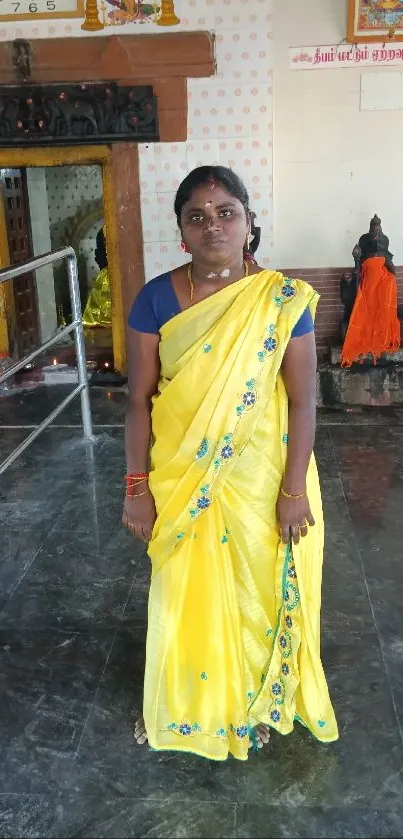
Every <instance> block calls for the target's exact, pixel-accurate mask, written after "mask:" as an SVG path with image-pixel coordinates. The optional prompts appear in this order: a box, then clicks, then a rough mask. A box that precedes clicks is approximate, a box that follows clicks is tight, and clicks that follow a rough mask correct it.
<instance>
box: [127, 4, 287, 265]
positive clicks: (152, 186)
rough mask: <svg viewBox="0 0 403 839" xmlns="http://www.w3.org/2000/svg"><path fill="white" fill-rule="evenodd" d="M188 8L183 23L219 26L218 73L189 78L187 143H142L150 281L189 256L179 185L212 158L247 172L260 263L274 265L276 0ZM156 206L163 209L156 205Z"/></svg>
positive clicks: (217, 43)
mask: <svg viewBox="0 0 403 839" xmlns="http://www.w3.org/2000/svg"><path fill="white" fill-rule="evenodd" d="M186 15H187V21H186V24H185V28H212V29H213V30H214V31H216V36H217V37H216V51H217V75H216V76H215V77H214V78H211V79H191V80H189V83H188V91H189V93H188V98H189V116H188V142H187V143H176V144H172V145H171V144H169V143H160V144H157V145H155V146H153V145H147V146H141V148H140V171H141V190H142V196H143V198H142V200H143V202H146V203H143V208H142V213H143V227H144V240H145V251H144V257H145V270H146V279H147V280H149V279H151V277H153V276H155V275H156V274H158V272H160V271H166V270H169V269H170V268H173V267H174V266H175V265H178V264H180V262H181V261H184V255H183V253H182V252H181V250H180V236H179V231H178V229H177V226H176V219H175V217H174V213H173V201H174V197H175V190H176V189H177V187H178V185H179V183H180V181H181V180H182V178H183V177H184V176H185V175H186V174H187V172H190V171H191V170H192V169H194V168H195V167H196V166H200V165H203V164H206V163H220V164H221V165H223V166H230V167H231V168H233V169H234V170H235V171H236V172H238V174H239V175H240V176H241V177H242V178H243V180H244V181H245V183H246V186H247V188H248V191H249V194H250V204H251V207H252V208H253V209H254V211H255V212H256V214H257V222H258V224H259V225H260V227H261V228H262V239H261V245H260V248H259V251H258V257H259V262H260V263H261V264H262V265H263V266H269V265H270V264H271V259H272V251H273V212H272V186H273V175H272V139H273V125H272V119H273V108H272V66H273V61H272V37H271V36H272V10H271V0H262V2H260V0H189V2H188V5H187V9H186ZM183 23H184V21H183V20H182V25H183ZM156 205H157V206H158V214H157V212H156V210H155V209H153V210H152V211H151V209H150V208H151V207H154V208H155V206H156ZM150 214H151V215H150ZM157 215H158V221H157Z"/></svg>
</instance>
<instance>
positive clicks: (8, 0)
mask: <svg viewBox="0 0 403 839" xmlns="http://www.w3.org/2000/svg"><path fill="white" fill-rule="evenodd" d="M69 17H79V18H83V17H84V0H1V2H0V21H3V20H8V21H11V20H31V21H34V20H44V19H45V20H51V19H52V18H69Z"/></svg>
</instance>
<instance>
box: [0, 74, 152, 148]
mask: <svg viewBox="0 0 403 839" xmlns="http://www.w3.org/2000/svg"><path fill="white" fill-rule="evenodd" d="M158 139H159V135H158V118H157V100H156V97H155V96H154V95H153V89H152V87H149V86H143V87H118V85H117V84H115V83H112V82H111V83H109V84H88V83H83V84H78V85H60V84H58V85H43V86H42V85H24V86H23V87H14V86H12V87H11V86H7V87H5V86H3V85H0V147H3V148H4V147H5V146H13V147H14V148H15V147H16V146H43V145H52V146H59V145H72V144H74V143H114V142H118V141H125V142H127V141H130V140H132V141H133V142H137V143H139V142H152V141H156V140H158Z"/></svg>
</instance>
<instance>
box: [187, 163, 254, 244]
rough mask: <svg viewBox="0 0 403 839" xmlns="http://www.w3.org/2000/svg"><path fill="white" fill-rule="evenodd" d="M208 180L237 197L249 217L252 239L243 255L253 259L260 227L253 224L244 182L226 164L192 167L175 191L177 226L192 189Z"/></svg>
mask: <svg viewBox="0 0 403 839" xmlns="http://www.w3.org/2000/svg"><path fill="white" fill-rule="evenodd" d="M210 182H217V183H219V184H221V185H222V186H223V187H224V189H226V190H227V192H229V193H230V195H233V197H234V198H237V199H238V201H240V202H241V204H242V206H243V208H244V210H245V215H246V217H247V218H250V221H251V234H252V239H251V242H250V245H249V248H248V247H247V246H246V245H245V249H244V254H245V257H249V258H250V259H253V255H254V254H255V253H256V250H257V248H258V246H259V242H260V227H256V226H255V223H254V221H255V218H256V214H255V213H251V211H250V208H249V195H248V190H247V189H246V186H245V184H244V183H243V181H241V178H240V177H238V175H237V174H236V173H235V172H233V170H232V169H228V168H227V167H226V166H199V167H198V168H197V169H193V171H192V172H190V173H189V175H187V176H186V178H185V179H184V180H183V181H182V183H181V185H180V187H179V189H178V191H177V193H176V197H175V204H174V209H175V215H176V219H177V222H178V227H180V226H181V214H182V210H183V207H184V205H185V204H186V202H187V201H189V199H190V196H191V194H192V192H193V190H194V189H196V188H197V187H198V186H205V185H206V184H208V183H210Z"/></svg>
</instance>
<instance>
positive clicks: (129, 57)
mask: <svg viewBox="0 0 403 839" xmlns="http://www.w3.org/2000/svg"><path fill="white" fill-rule="evenodd" d="M73 44H74V46H73ZM30 49H31V56H30V69H31V75H30V78H29V80H28V82H30V83H33V84H35V83H36V84H41V83H42V84H45V83H56V82H62V83H63V82H66V83H67V82H68V83H74V82H97V81H105V80H108V81H116V82H118V83H119V84H125V85H130V84H135V85H138V84H151V85H152V86H153V88H154V93H155V94H156V96H157V97H158V118H159V128H160V139H161V141H164V142H167V143H169V142H174V141H181V140H186V139H187V79H188V78H204V77H207V76H212V75H214V73H215V56H214V37H213V36H212V35H211V33H209V32H175V33H170V32H167V33H164V34H163V35H108V36H106V37H103V38H75V39H74V40H73V39H71V38H51V39H48V40H42V39H38V40H34V41H31V42H30ZM72 50H74V60H72ZM14 62H15V53H14V46H13V42H10V41H8V42H4V43H0V82H1V84H4V85H6V84H18V83H19V78H18V75H17V73H16V68H15V64H14Z"/></svg>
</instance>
